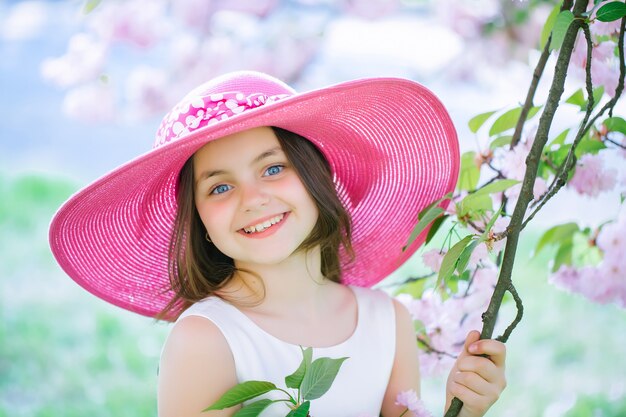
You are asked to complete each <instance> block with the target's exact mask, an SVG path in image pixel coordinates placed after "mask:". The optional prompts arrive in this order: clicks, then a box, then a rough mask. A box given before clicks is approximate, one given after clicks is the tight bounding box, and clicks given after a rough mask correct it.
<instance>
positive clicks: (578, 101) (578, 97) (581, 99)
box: [565, 88, 587, 110]
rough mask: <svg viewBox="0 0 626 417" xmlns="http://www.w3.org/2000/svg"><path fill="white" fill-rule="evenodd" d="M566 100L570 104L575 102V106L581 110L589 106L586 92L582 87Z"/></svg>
mask: <svg viewBox="0 0 626 417" xmlns="http://www.w3.org/2000/svg"><path fill="white" fill-rule="evenodd" d="M565 102H566V103H568V104H573V105H574V106H578V107H580V109H581V110H585V107H586V106H587V100H585V93H583V89H582V88H579V89H578V90H576V92H575V93H574V94H572V95H571V96H569V98H568V99H567V100H565Z"/></svg>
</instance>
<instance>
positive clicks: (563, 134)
mask: <svg viewBox="0 0 626 417" xmlns="http://www.w3.org/2000/svg"><path fill="white" fill-rule="evenodd" d="M568 134H569V128H568V129H565V130H564V131H562V132H561V133H559V135H558V136H557V137H556V138H554V139H553V140H552V142H550V144H549V145H548V149H549V148H551V147H552V146H554V145H559V146H560V145H563V143H564V142H565V139H566V138H567V135H568Z"/></svg>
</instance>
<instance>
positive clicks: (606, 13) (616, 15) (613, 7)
mask: <svg viewBox="0 0 626 417" xmlns="http://www.w3.org/2000/svg"><path fill="white" fill-rule="evenodd" d="M624 16H626V4H624V3H622V2H621V1H612V2H610V3H607V4H605V5H604V6H602V7H600V8H599V9H598V12H597V13H596V19H598V20H599V21H601V22H612V21H614V20H617V19H621V18H622V17H624Z"/></svg>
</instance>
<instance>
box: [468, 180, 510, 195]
mask: <svg viewBox="0 0 626 417" xmlns="http://www.w3.org/2000/svg"><path fill="white" fill-rule="evenodd" d="M515 184H519V181H518V180H498V181H494V182H492V183H490V184H487V185H485V186H484V187H482V188H480V189H478V190H476V192H475V193H474V195H487V194H494V193H500V192H502V191H505V190H508V189H509V188H511V187H512V186H514V185H515ZM470 195H471V194H470Z"/></svg>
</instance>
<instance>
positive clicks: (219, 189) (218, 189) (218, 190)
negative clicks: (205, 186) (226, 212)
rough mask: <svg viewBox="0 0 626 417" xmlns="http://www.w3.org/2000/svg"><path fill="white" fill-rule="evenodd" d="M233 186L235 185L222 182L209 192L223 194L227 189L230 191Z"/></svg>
mask: <svg viewBox="0 0 626 417" xmlns="http://www.w3.org/2000/svg"><path fill="white" fill-rule="evenodd" d="M231 188H233V187H231V186H230V185H226V184H220V185H218V186H217V187H215V188H213V189H212V190H211V192H210V193H209V194H222V193H225V192H226V191H229V190H230V189H231Z"/></svg>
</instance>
